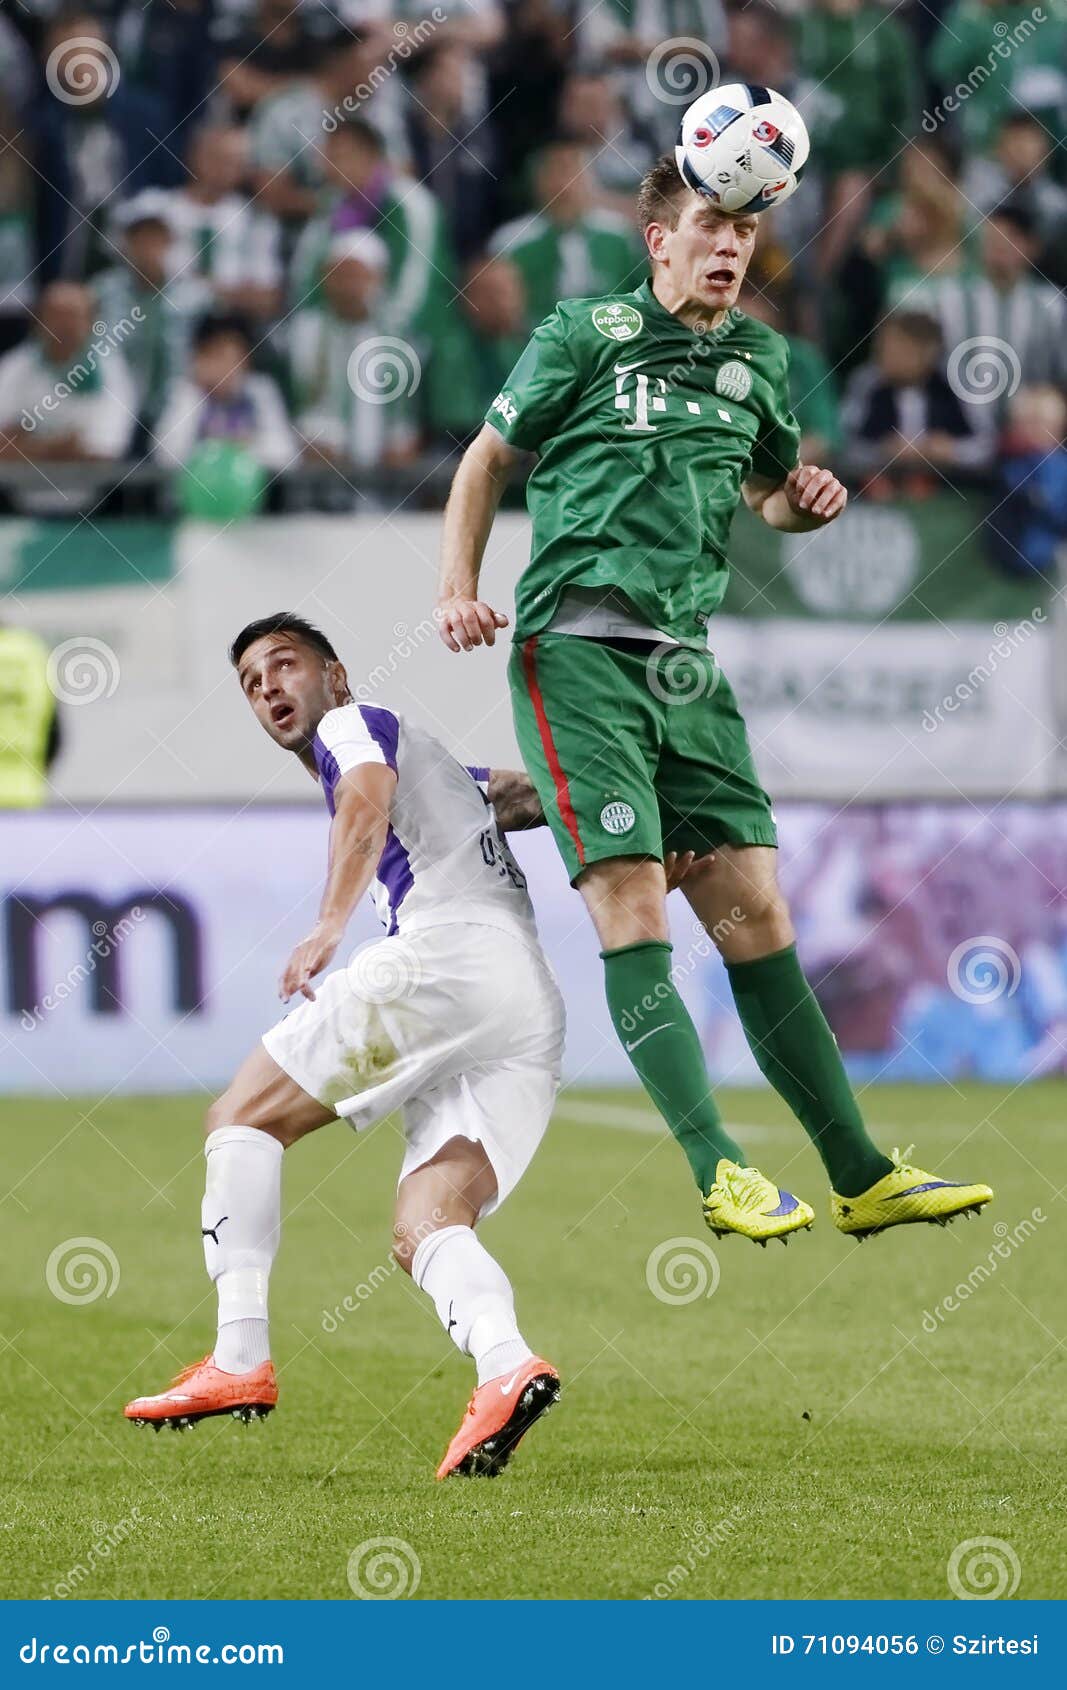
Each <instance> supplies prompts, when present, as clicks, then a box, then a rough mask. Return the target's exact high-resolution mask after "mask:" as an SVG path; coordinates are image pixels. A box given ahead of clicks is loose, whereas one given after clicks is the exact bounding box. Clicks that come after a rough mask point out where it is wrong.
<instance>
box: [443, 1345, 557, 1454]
mask: <svg viewBox="0 0 1067 1690" xmlns="http://www.w3.org/2000/svg"><path fill="white" fill-rule="evenodd" d="M558 1401H559V1374H558V1373H557V1372H556V1370H555V1368H554V1367H553V1366H552V1363H551V1362H548V1361H542V1360H541V1357H540V1356H531V1357H530V1359H529V1361H524V1362H523V1364H522V1366H521V1367H519V1368H517V1369H516V1370H515V1372H514V1373H512V1374H511V1375H510V1376H509V1377H505V1375H504V1374H503V1373H502V1374H501V1375H500V1377H499V1379H488V1380H486V1382H485V1384H484V1385H479V1386H478V1388H477V1390H476V1391H475V1393H474V1395H473V1396H472V1397H471V1400H470V1402H469V1403H468V1404H467V1412H466V1414H465V1415H464V1416H463V1421H462V1424H461V1425H460V1428H459V1431H458V1432H457V1433H456V1435H455V1437H454V1438H453V1439H452V1442H451V1443H450V1444H449V1446H448V1449H447V1450H446V1452H445V1458H444V1460H443V1461H442V1463H441V1465H440V1467H439V1468H438V1469H437V1477H438V1478H439V1479H447V1478H448V1476H449V1474H451V1473H462V1474H463V1476H464V1477H465V1478H468V1479H473V1478H483V1479H495V1478H496V1476H497V1474H498V1473H500V1472H502V1471H503V1469H504V1468H505V1467H506V1466H507V1464H508V1461H509V1460H510V1458H511V1454H512V1451H513V1450H515V1449H516V1448H517V1447H518V1445H519V1443H520V1441H521V1440H522V1438H524V1437H525V1435H526V1433H527V1432H528V1431H529V1430H530V1427H531V1426H532V1425H533V1423H534V1421H535V1420H539V1419H540V1418H541V1416H542V1414H544V1413H545V1412H546V1411H547V1410H548V1409H550V1408H551V1407H552V1404H553V1403H554V1402H558Z"/></svg>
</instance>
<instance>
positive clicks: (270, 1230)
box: [200, 1126, 283, 1373]
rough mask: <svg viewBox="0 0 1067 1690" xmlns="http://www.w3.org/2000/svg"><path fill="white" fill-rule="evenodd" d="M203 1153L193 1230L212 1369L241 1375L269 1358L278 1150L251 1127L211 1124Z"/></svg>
mask: <svg viewBox="0 0 1067 1690" xmlns="http://www.w3.org/2000/svg"><path fill="white" fill-rule="evenodd" d="M204 1155H205V1156H206V1158H207V1185H206V1187H205V1190H204V1203H203V1207H202V1209H201V1212H200V1229H201V1232H202V1233H203V1235H204V1263H205V1266H206V1267H207V1271H208V1274H209V1276H210V1277H211V1279H213V1280H214V1282H215V1289H216V1290H217V1291H218V1294H219V1329H218V1337H217V1339H216V1342H215V1366H216V1367H219V1368H221V1369H222V1371H223V1372H224V1373H249V1372H250V1371H251V1370H252V1368H254V1367H258V1366H259V1365H260V1363H261V1362H264V1361H267V1360H269V1358H270V1342H269V1338H268V1328H267V1287H268V1285H269V1283H270V1270H271V1265H272V1263H273V1261H274V1258H275V1256H276V1254H277V1252H278V1238H279V1234H280V1231H281V1206H282V1155H283V1148H282V1145H281V1144H280V1143H279V1142H278V1140H277V1139H276V1138H272V1137H271V1135H270V1134H269V1133H264V1132H260V1131H259V1129H258V1127H236V1126H235V1127H217V1128H216V1129H215V1131H214V1132H213V1133H209V1134H208V1137H207V1141H206V1143H205V1145H204Z"/></svg>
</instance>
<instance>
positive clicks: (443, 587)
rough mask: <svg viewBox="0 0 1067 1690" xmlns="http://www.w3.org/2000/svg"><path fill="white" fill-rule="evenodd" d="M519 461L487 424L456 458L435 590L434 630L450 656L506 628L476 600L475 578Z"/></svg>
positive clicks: (487, 640) (484, 642) (487, 642)
mask: <svg viewBox="0 0 1067 1690" xmlns="http://www.w3.org/2000/svg"><path fill="white" fill-rule="evenodd" d="M520 456H521V453H519V452H517V451H516V450H515V448H514V446H509V445H508V443H507V441H506V440H502V439H501V438H500V435H499V434H498V433H497V431H496V429H495V428H492V427H490V425H489V424H488V423H486V425H485V427H484V428H483V429H482V431H481V433H480V434H479V435H477V436H476V438H475V439H474V440H472V442H471V444H470V445H469V446H468V447H467V450H466V451H465V452H464V454H463V457H462V458H461V459H460V464H459V468H458V469H457V471H456V474H455V478H454V480H453V482H452V490H451V492H450V493H449V495H448V504H447V505H446V506H445V522H444V538H443V542H442V550H441V575H440V580H439V583H438V591H437V614H438V618H439V620H438V631H439V633H440V635H441V638H442V639H443V640H444V642H445V645H446V646H447V647H448V649H449V651H470V650H471V649H472V648H473V647H474V646H478V645H494V644H495V643H496V631H497V629H498V628H506V627H507V625H508V619H507V617H506V616H504V615H503V614H502V613H501V612H500V611H499V610H494V609H493V608H492V606H491V605H488V604H486V602H485V600H484V599H480V598H479V597H478V576H479V574H480V573H481V567H482V558H483V556H484V554H485V546H486V541H487V540H488V539H489V533H490V530H491V529H492V526H493V518H494V517H495V516H496V512H497V506H498V505H499V504H500V498H501V495H502V493H503V491H504V488H505V487H506V486H507V481H508V476H509V475H510V474H511V470H512V467H513V465H514V464H516V463H517V462H518V460H519V458H520Z"/></svg>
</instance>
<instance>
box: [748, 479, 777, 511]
mask: <svg viewBox="0 0 1067 1690" xmlns="http://www.w3.org/2000/svg"><path fill="white" fill-rule="evenodd" d="M773 492H774V484H773V482H770V481H745V482H742V485H741V496H742V498H743V499H744V501H745V504H746V505H747V506H748V508H749V510H750V511H752V512H753V513H754V514H755V515H756V516H762V515H763V507H764V505H765V504H766V503H767V500H768V499H769V498H770V496H771V494H772V493H773Z"/></svg>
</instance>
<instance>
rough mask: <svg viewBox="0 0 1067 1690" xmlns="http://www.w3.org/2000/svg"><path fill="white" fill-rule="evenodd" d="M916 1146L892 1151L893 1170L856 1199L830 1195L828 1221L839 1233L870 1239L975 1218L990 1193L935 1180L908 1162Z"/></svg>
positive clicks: (984, 1188) (981, 1188)
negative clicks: (896, 1229)
mask: <svg viewBox="0 0 1067 1690" xmlns="http://www.w3.org/2000/svg"><path fill="white" fill-rule="evenodd" d="M914 1148H915V1146H914V1145H911V1144H909V1146H908V1148H907V1150H905V1151H904V1152H903V1153H901V1151H899V1150H894V1151H893V1157H892V1160H893V1168H892V1171H891V1172H890V1173H888V1174H884V1175H883V1176H882V1178H881V1179H880V1180H878V1181H876V1183H875V1184H874V1185H872V1186H870V1187H869V1188H868V1189H867V1190H866V1191H862V1192H861V1193H860V1195H859V1196H858V1197H839V1196H838V1195H837V1192H836V1191H834V1192H832V1193H831V1195H830V1216H831V1219H832V1220H833V1223H834V1225H835V1226H836V1227H837V1229H838V1231H839V1232H847V1233H850V1234H851V1236H852V1237H853V1238H857V1239H861V1240H862V1239H864V1238H869V1237H870V1235H871V1233H872V1232H884V1231H885V1229H886V1227H888V1226H908V1225H911V1224H913V1223H915V1222H917V1221H927V1222H930V1223H934V1224H936V1225H937V1226H947V1225H948V1223H949V1221H951V1220H955V1218H956V1216H957V1215H976V1214H977V1213H978V1211H979V1209H980V1208H981V1207H982V1205H983V1203H988V1202H989V1201H990V1200H991V1198H992V1196H993V1193H992V1191H991V1190H990V1189H989V1186H988V1185H961V1184H959V1183H958V1182H956V1181H954V1180H948V1179H939V1178H938V1177H937V1175H936V1174H928V1173H925V1172H924V1171H923V1169H922V1168H915V1167H913V1166H912V1164H911V1163H910V1162H909V1161H908V1157H909V1156H910V1155H911V1153H912V1151H913V1150H914Z"/></svg>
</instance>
